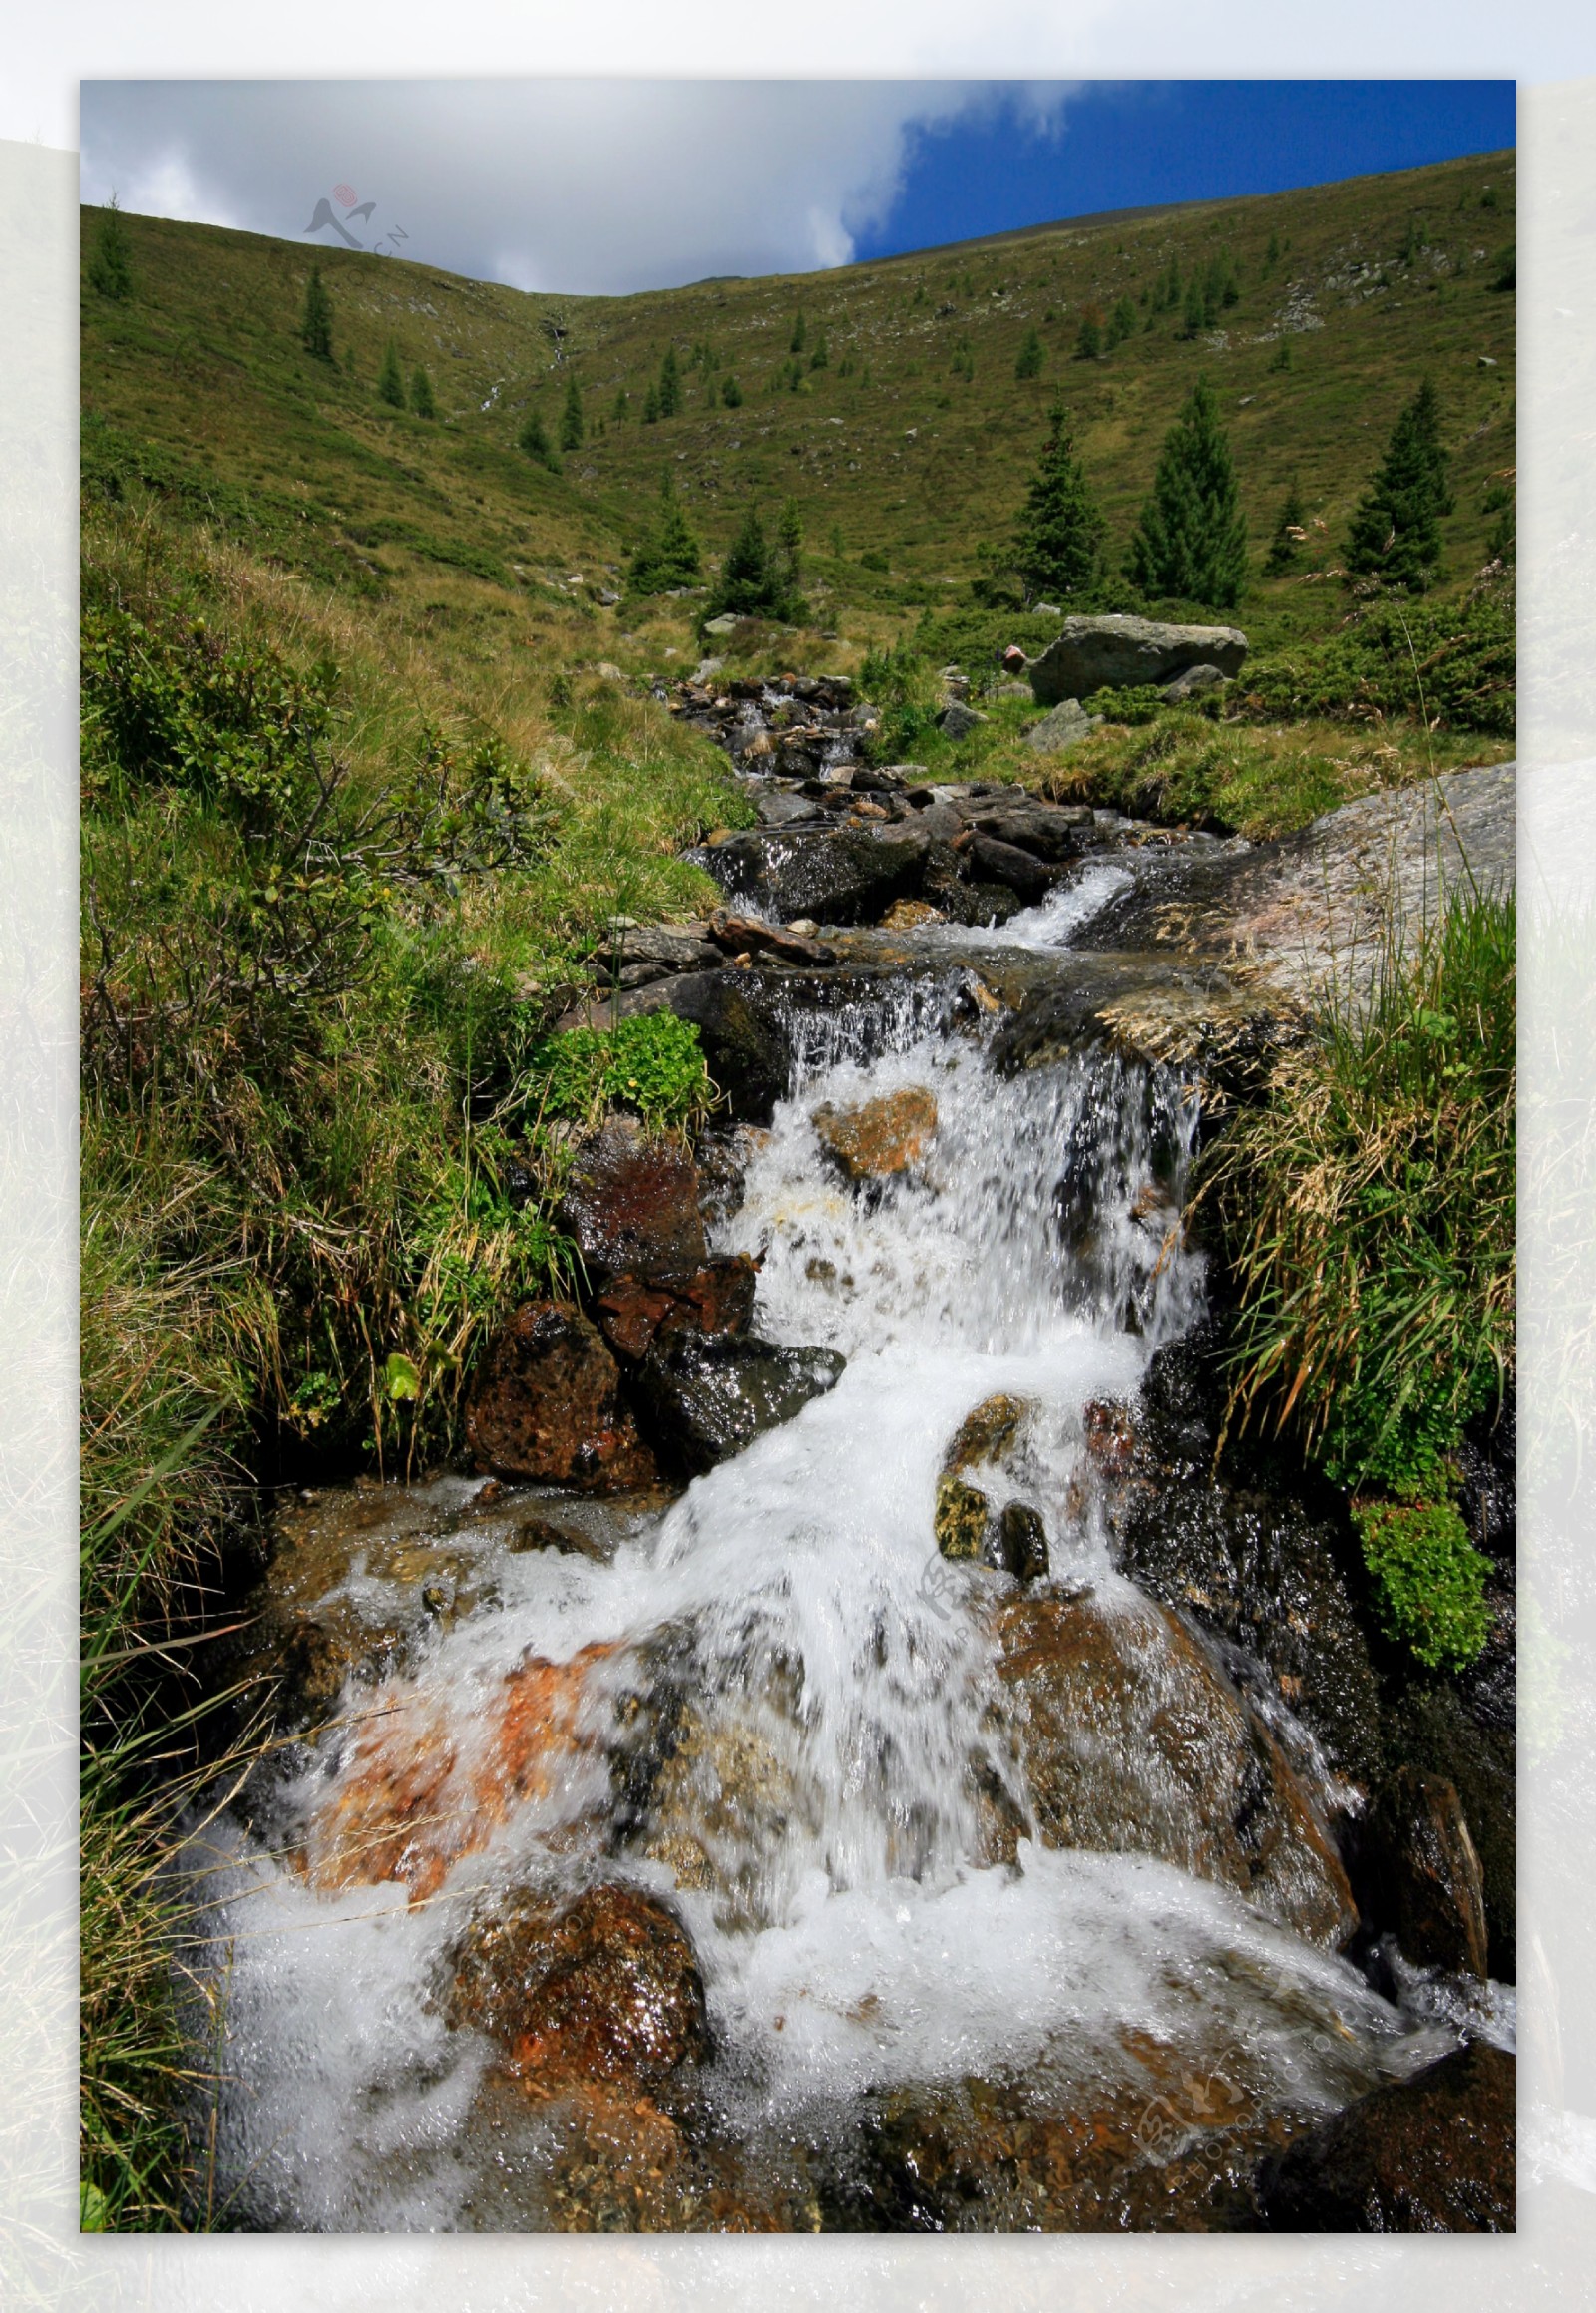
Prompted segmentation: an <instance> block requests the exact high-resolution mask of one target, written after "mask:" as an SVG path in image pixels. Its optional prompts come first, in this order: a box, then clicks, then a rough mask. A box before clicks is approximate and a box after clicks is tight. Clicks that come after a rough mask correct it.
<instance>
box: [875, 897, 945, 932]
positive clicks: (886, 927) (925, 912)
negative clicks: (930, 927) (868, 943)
mask: <svg viewBox="0 0 1596 2313" xmlns="http://www.w3.org/2000/svg"><path fill="white" fill-rule="evenodd" d="M947 921H948V919H947V917H946V916H945V915H944V914H943V912H942V910H941V909H940V908H934V907H932V905H931V904H930V902H929V901H927V900H894V902H893V904H892V906H891V907H890V908H889V909H888V910H887V913H886V915H885V916H883V918H882V920H881V929H882V930H883V931H884V932H915V931H918V929H919V928H920V926H921V925H922V924H946V923H947Z"/></svg>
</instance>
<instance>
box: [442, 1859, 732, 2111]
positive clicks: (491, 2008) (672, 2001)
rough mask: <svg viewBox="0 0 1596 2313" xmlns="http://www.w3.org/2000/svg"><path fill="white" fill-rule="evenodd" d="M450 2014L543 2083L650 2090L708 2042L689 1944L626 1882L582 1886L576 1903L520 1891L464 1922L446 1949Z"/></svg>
mask: <svg viewBox="0 0 1596 2313" xmlns="http://www.w3.org/2000/svg"><path fill="white" fill-rule="evenodd" d="M450 2013H451V2019H452V2021H453V2022H455V2023H457V2024H468V2025H471V2026H473V2027H475V2028H476V2029H477V2030H478V2031H481V2032H486V2033H487V2034H488V2035H489V2036H490V2038H492V2039H494V2040H496V2041H498V2042H499V2044H500V2045H501V2047H503V2048H504V2049H505V2050H506V2051H507V2052H508V2068H509V2070H510V2071H511V2072H513V2073H515V2074H517V2075H519V2076H520V2077H521V2078H523V2079H525V2080H527V2081H528V2082H529V2083H531V2084H534V2085H536V2086H539V2087H541V2088H549V2087H553V2086H555V2085H556V2084H558V2083H561V2082H565V2081H569V2080H582V2081H598V2080H603V2081H622V2080H623V2081H626V2082H629V2083H631V2084H632V2085H633V2086H634V2087H636V2088H639V2089H645V2088H652V2087H656V2086H657V2085H658V2084H659V2083H660V2082H661V2081H663V2080H664V2079H665V2078H666V2076H667V2075H668V2074H670V2073H671V2072H673V2071H674V2070H675V2068H676V2067H677V2066H678V2065H680V2064H684V2063H686V2062H688V2061H689V2060H691V2059H694V2058H698V2057H701V2056H703V2055H704V2054H705V2053H706V2052H707V2049H708V2045H709V2031H708V2022H707V2016H706V2010H705V2006H704V1988H703V1981H702V1978H701V1977H700V1976H699V1973H698V1963H697V1961H696V1960H695V1958H694V1957H693V1949H692V1945H691V1944H690V1943H689V1942H688V1940H687V1937H686V1934H685V1933H684V1931H683V1929H682V1927H681V1924H680V1922H679V1921H678V1920H677V1919H676V1917H675V1915H674V1913H672V1912H670V1911H668V1910H667V1909H666V1908H665V1906H664V1905H663V1904H662V1903H659V1902H657V1901H656V1900H655V1899H654V1898H653V1897H652V1896H649V1895H645V1894H643V1893H642V1892H641V1891H640V1890H639V1889H637V1888H634V1887H621V1886H614V1885H605V1886H599V1887H592V1888H589V1889H587V1890H586V1891H585V1892H584V1893H583V1894H582V1895H579V1896H578V1897H577V1899H576V1901H575V1902H574V1903H562V1902H560V1901H558V1900H552V1899H550V1898H549V1897H546V1896H543V1895H540V1894H538V1893H537V1892H535V1891H533V1890H530V1889H528V1890H522V1891H520V1892H518V1893H517V1894H516V1895H514V1896H512V1898H511V1899H510V1901H509V1902H508V1903H507V1904H506V1905H504V1906H503V1907H502V1908H500V1909H498V1910H496V1911H494V1912H493V1913H491V1914H489V1915H488V1916H485V1917H482V1918H479V1919H477V1920H475V1921H473V1923H472V1925H471V1926H470V1928H468V1930H467V1931H466V1934H465V1936H464V1938H463V1939H462V1942H461V1944H460V1947H459V1949H458V1950H457V1952H456V1955H455V1977H454V1986H453V1991H452V1995H451V2001H450Z"/></svg>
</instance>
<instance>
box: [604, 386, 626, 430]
mask: <svg viewBox="0 0 1596 2313" xmlns="http://www.w3.org/2000/svg"><path fill="white" fill-rule="evenodd" d="M630 407H631V396H630V394H628V393H627V391H626V389H625V387H624V386H621V387H619V388H618V389H617V391H616V394H615V406H614V408H613V409H612V410H611V411H610V413H609V423H610V424H611V425H612V426H623V425H624V424H625V422H626V412H627V411H628V410H629V409H630Z"/></svg>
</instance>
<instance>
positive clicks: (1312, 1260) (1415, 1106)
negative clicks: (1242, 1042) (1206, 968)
mask: <svg viewBox="0 0 1596 2313" xmlns="http://www.w3.org/2000/svg"><path fill="white" fill-rule="evenodd" d="M1514 925H1515V917H1514V908H1513V903H1512V902H1511V900H1500V899H1496V898H1493V897H1491V896H1489V895H1484V894H1480V893H1477V892H1474V891H1472V890H1468V891H1465V892H1462V893H1457V894H1454V895H1453V896H1452V898H1451V900H1450V903H1449V905H1448V906H1447V907H1446V909H1445V911H1444V913H1442V914H1441V915H1440V916H1439V917H1438V919H1437V920H1436V921H1434V922H1433V923H1432V924H1431V925H1430V926H1429V927H1427V928H1426V929H1425V930H1424V931H1423V933H1422V934H1421V935H1420V936H1419V937H1418V938H1417V940H1416V942H1414V943H1413V944H1412V945H1411V947H1410V948H1409V949H1408V951H1407V952H1405V953H1404V952H1403V951H1402V950H1401V949H1400V947H1399V946H1398V944H1397V941H1396V940H1395V938H1394V939H1393V940H1392V943H1391V945H1390V947H1389V949H1388V952H1387V954H1386V956H1385V958H1384V960H1383V963H1382V966H1381V968H1380V970H1379V972H1378V973H1377V976H1376V979H1375V983H1374V986H1373V989H1372V991H1371V993H1370V995H1369V996H1368V998H1367V1000H1359V999H1358V998H1356V997H1355V996H1352V995H1346V994H1343V995H1340V996H1335V995H1333V996H1332V998H1331V1000H1330V1002H1329V1005H1328V1008H1327V1010H1326V1013H1325V1016H1324V1018H1323V1020H1322V1022H1321V1024H1320V1026H1319V1028H1318V1031H1317V1033H1316V1034H1315V1036H1314V1038H1313V1040H1312V1041H1311V1042H1310V1043H1309V1044H1308V1045H1307V1046H1306V1047H1304V1048H1303V1049H1302V1050H1300V1051H1298V1052H1297V1053H1295V1054H1293V1055H1292V1056H1290V1057H1289V1058H1288V1059H1287V1060H1286V1061H1285V1062H1283V1063H1282V1065H1281V1067H1280V1068H1279V1070H1278V1072H1277V1075H1276V1079H1275V1082H1274V1085H1273V1088H1272V1091H1271V1094H1270V1097H1269V1099H1268V1100H1267V1101H1266V1102H1265V1103H1264V1104H1263V1105H1262V1106H1261V1107H1259V1108H1258V1109H1256V1110H1254V1111H1253V1112H1251V1113H1250V1114H1246V1115H1244V1116H1242V1117H1241V1118H1240V1119H1239V1120H1238V1122H1237V1124H1236V1125H1235V1127H1234V1129H1233V1130H1232V1132H1231V1134H1230V1136H1229V1138H1228V1141H1227V1144H1226V1147H1225V1150H1224V1153H1223V1155H1222V1157H1221V1158H1220V1161H1219V1165H1218V1169H1217V1175H1216V1187H1217V1190H1218V1193H1219V1199H1220V1204H1221V1209H1222V1211H1223V1213H1224V1216H1225V1221H1226V1227H1227V1233H1228V1235H1229V1237H1230V1240H1231V1244H1232V1248H1233V1256H1234V1267H1235V1275H1236V1281H1237V1284H1238V1287H1239V1294H1240V1311H1239V1315H1238V1319H1237V1333H1236V1346H1235V1378H1234V1386H1233V1392H1232V1400H1231V1412H1232V1416H1233V1417H1239V1418H1240V1419H1242V1420H1245V1419H1246V1418H1247V1417H1248V1416H1251V1415H1258V1416H1263V1415H1265V1414H1266V1413H1268V1414H1270V1415H1272V1417H1273V1420H1274V1422H1275V1424H1276V1426H1277V1427H1279V1426H1284V1425H1285V1424H1287V1423H1288V1422H1290V1423H1293V1424H1295V1426H1296V1428H1297V1431H1298V1434H1299V1436H1300V1438H1301V1440H1302V1442H1303V1444H1304V1446H1305V1448H1306V1450H1307V1451H1308V1452H1309V1453H1310V1454H1311V1456H1312V1457H1313V1458H1314V1459H1315V1460H1316V1461H1317V1462H1318V1463H1319V1464H1320V1466H1321V1467H1322V1468H1323V1469H1324V1471H1325V1472H1326V1474H1327V1476H1328V1477H1329V1478H1330V1479H1331V1480H1332V1482H1333V1483H1334V1484H1336V1485H1338V1486H1341V1487H1344V1488H1345V1489H1347V1490H1348V1491H1349V1492H1350V1493H1352V1494H1353V1495H1354V1496H1355V1498H1356V1501H1357V1505H1358V1506H1357V1518H1358V1523H1359V1530H1360V1534H1361V1536H1362V1538H1363V1541H1364V1547H1365V1554H1366V1560H1367V1563H1368V1565H1369V1569H1370V1573H1371V1575H1372V1577H1373V1579H1374V1582H1375V1586H1376V1590H1377V1593H1378V1596H1379V1599H1380V1602H1381V1609H1382V1612H1383V1614H1384V1616H1385V1618H1386V1620H1387V1622H1388V1626H1389V1627H1390V1629H1391V1630H1392V1631H1393V1633H1394V1634H1395V1635H1397V1636H1398V1637H1401V1638H1403V1639H1405V1640H1406V1641H1407V1642H1408V1643H1409V1645H1411V1646H1412V1648H1413V1650H1414V1652H1415V1653H1416V1654H1417V1655H1418V1656H1419V1658H1420V1660H1421V1661H1424V1662H1428V1663H1438V1662H1442V1661H1445V1662H1448V1663H1451V1664H1457V1663H1460V1662H1463V1661H1466V1660H1468V1659H1470V1658H1471V1657H1472V1655H1474V1654H1477V1652H1478V1650H1479V1647H1480V1645H1481V1644H1482V1643H1483V1639H1484V1622H1483V1613H1482V1609H1481V1608H1480V1605H1479V1599H1480V1583H1481V1580H1482V1571H1483V1570H1482V1566H1481V1565H1480V1564H1479V1563H1478V1562H1477V1554H1473V1553H1472V1552H1471V1551H1469V1550H1468V1549H1467V1547H1466V1536H1462V1537H1461V1541H1460V1540H1459V1536H1460V1533H1461V1528H1460V1522H1458V1523H1456V1524H1454V1523H1453V1521H1454V1520H1455V1518H1456V1513H1455V1511H1454V1510H1453V1509H1452V1508H1451V1503H1450V1495H1451V1491H1452V1485H1453V1473H1452V1469H1451V1465H1450V1456H1452V1455H1453V1454H1454V1453H1455V1451H1456V1449H1457V1448H1458V1447H1459V1445H1460V1444H1461V1442H1462V1439H1463V1433H1464V1431H1465V1429H1466V1428H1467V1427H1468V1426H1469V1424H1470V1423H1471V1422H1473V1421H1475V1420H1477V1419H1478V1418H1480V1417H1482V1416H1488V1415H1489V1413H1490V1411H1491V1409H1492V1407H1493V1406H1498V1405H1499V1404H1500V1403H1501V1402H1502V1400H1503V1398H1504V1397H1505V1395H1506V1392H1507V1390H1508V1388H1509V1386H1510V1382H1511V1376H1512V1372H1513V1368H1514V1359H1515V1344H1514V1322H1513V1311H1514V1281H1515V1258H1514V1229H1515V1217H1516V1194H1515V1130H1514V1100H1515V1086H1516V1063H1515V1023H1516V1006H1515V1001H1514ZM1398 1511H1399V1512H1400V1513H1401V1514H1400V1515H1397V1512H1398Z"/></svg>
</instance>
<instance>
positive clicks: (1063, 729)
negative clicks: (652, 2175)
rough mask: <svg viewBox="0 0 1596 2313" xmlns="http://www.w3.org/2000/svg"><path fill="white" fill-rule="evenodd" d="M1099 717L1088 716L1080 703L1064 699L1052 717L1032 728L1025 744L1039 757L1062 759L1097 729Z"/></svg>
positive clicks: (1049, 715)
mask: <svg viewBox="0 0 1596 2313" xmlns="http://www.w3.org/2000/svg"><path fill="white" fill-rule="evenodd" d="M1038 695H1039V694H1038ZM1097 721H1098V717H1097V716H1095V715H1088V714H1087V712H1086V710H1085V708H1084V707H1083V706H1082V705H1081V703H1080V701H1079V699H1075V698H1068V699H1064V700H1062V701H1061V702H1060V703H1059V704H1058V705H1057V706H1056V707H1054V708H1053V710H1052V712H1051V714H1046V715H1043V716H1042V718H1041V721H1040V722H1039V723H1032V724H1031V726H1030V729H1029V730H1028V731H1027V732H1026V733H1025V744H1026V746H1027V747H1034V749H1035V750H1036V753H1037V754H1038V755H1062V754H1064V753H1066V752H1067V750H1068V749H1069V748H1071V747H1073V746H1074V745H1075V744H1076V743H1077V742H1078V741H1079V740H1081V739H1083V738H1084V737H1085V736H1086V733H1087V732H1088V731H1090V730H1093V729H1095V727H1096V724H1097Z"/></svg>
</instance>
